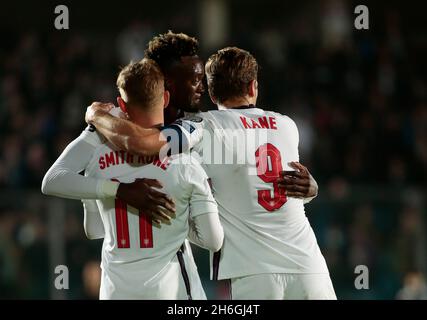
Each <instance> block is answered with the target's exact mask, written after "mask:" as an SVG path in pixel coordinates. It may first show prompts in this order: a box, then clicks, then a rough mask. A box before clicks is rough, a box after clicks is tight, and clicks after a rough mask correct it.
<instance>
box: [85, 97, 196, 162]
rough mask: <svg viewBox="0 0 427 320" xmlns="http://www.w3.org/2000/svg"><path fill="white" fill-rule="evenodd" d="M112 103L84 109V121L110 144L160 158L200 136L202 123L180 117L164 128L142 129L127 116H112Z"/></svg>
mask: <svg viewBox="0 0 427 320" xmlns="http://www.w3.org/2000/svg"><path fill="white" fill-rule="evenodd" d="M113 107H114V105H113V104H111V103H100V102H94V103H92V105H91V106H90V107H89V108H88V109H87V111H86V116H85V120H86V122H87V123H89V124H92V125H94V126H95V127H96V128H97V130H98V131H99V132H100V133H101V134H102V135H103V136H104V137H105V138H106V139H107V140H109V141H110V142H111V143H112V144H113V145H115V146H116V147H117V148H119V149H121V150H126V151H128V152H130V153H133V154H136V155H142V156H151V155H158V154H160V156H161V157H163V156H166V155H170V154H177V153H182V152H186V151H188V150H190V149H191V148H192V147H193V146H194V145H196V144H198V143H199V142H200V141H201V139H202V137H203V134H202V133H203V130H202V124H201V123H193V122H192V121H186V120H179V121H176V122H175V123H173V124H172V125H170V126H168V127H165V128H163V129H162V130H160V129H157V128H143V127H140V126H139V125H137V124H135V123H133V122H131V121H128V120H126V119H122V118H117V117H114V116H112V115H111V114H110V113H109V112H110V110H111V109H112V108H113Z"/></svg>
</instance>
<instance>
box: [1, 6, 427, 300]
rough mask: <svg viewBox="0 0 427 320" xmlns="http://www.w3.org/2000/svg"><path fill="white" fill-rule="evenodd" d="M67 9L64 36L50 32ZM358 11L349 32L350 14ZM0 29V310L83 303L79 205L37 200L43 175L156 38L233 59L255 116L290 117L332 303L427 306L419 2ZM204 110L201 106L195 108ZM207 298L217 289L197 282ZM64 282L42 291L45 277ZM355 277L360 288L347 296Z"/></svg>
mask: <svg viewBox="0 0 427 320" xmlns="http://www.w3.org/2000/svg"><path fill="white" fill-rule="evenodd" d="M59 4H66V5H67V6H68V8H69V13H70V29H69V30H56V29H55V28H54V19H55V14H54V13H53V12H54V8H55V6H56V5H59ZM358 4H365V5H367V6H368V8H369V9H370V29H369V30H360V31H359V30H356V29H355V28H354V26H353V21H354V18H355V15H354V13H353V12H354V8H355V6H356V5H358ZM0 6H1V13H0V15H1V19H0V35H1V49H0V146H1V151H0V188H1V193H0V298H3V299H10V298H17V299H96V298H97V285H98V283H97V278H98V276H99V273H98V272H99V269H98V265H99V258H100V250H101V242H100V241H89V240H87V239H85V236H84V233H83V228H82V208H81V205H80V203H79V201H72V200H62V199H55V198H52V197H46V196H43V195H42V194H41V193H40V185H41V180H42V178H43V175H44V173H45V172H46V170H47V169H48V168H49V166H50V165H51V164H52V163H53V161H54V160H55V159H56V157H57V156H58V155H59V154H60V152H61V151H62V150H63V149H64V147H65V146H66V145H67V144H68V143H69V142H70V141H71V140H72V139H74V137H76V136H77V135H78V134H79V133H80V132H81V130H82V129H83V128H84V126H85V124H84V121H83V117H84V112H85V109H86V106H88V105H89V104H90V103H91V102H92V101H94V100H101V101H115V96H116V90H115V86H114V84H115V77H116V75H117V72H118V70H119V66H120V65H124V64H126V63H127V62H129V60H131V59H134V60H135V59H138V58H141V57H142V53H143V49H144V47H145V45H146V43H147V42H148V40H149V39H150V38H151V37H152V36H153V35H155V34H158V33H163V32H165V31H167V30H168V29H172V30H173V31H175V32H186V33H188V34H190V35H193V36H196V37H198V38H199V41H200V45H201V53H202V54H201V55H202V57H203V58H204V59H206V58H207V57H208V56H209V55H210V54H211V53H213V52H214V50H216V49H218V48H221V47H224V46H226V45H236V46H239V47H242V48H244V49H247V50H250V51H251V52H252V53H253V54H254V55H255V57H256V58H257V59H258V61H259V64H260V66H261V70H260V75H259V77H260V81H259V82H260V98H259V103H258V105H259V106H260V107H265V108H266V109H272V110H275V111H279V112H282V113H285V114H288V115H289V116H291V117H292V118H294V119H295V121H296V122H297V124H298V127H299V130H300V136H301V138H300V141H301V143H300V150H301V162H302V163H303V164H305V165H306V166H308V168H309V169H310V170H311V172H312V174H313V175H314V177H315V178H316V179H317V181H318V183H319V188H320V189H319V190H320V193H319V196H318V198H317V199H316V200H315V201H313V202H312V203H311V204H309V205H308V206H307V207H306V208H307V214H308V217H309V220H310V221H311V223H312V226H313V229H314V231H315V233H316V235H317V238H318V242H319V245H320V247H321V249H322V251H323V253H324V255H325V258H326V260H327V262H328V265H329V268H330V272H331V277H332V280H333V282H334V286H335V289H336V292H337V295H338V298H341V299H396V298H424V299H427V288H426V282H425V279H424V276H425V275H426V273H427V233H426V228H427V225H426V220H427V217H426V215H427V210H426V194H427V192H426V191H427V189H426V176H427V62H426V57H427V33H426V28H427V24H426V22H425V17H424V15H425V13H426V12H427V11H426V7H427V6H426V5H425V3H424V2H422V1H406V2H397V1H383V2H381V1H365V2H364V3H359V2H355V1H345V0H342V1H339V0H336V1H335V0H330V1H329V0H328V1H271V0H268V1H265V0H264V1H248V0H246V1H238V0H236V1H222V0H202V1H159V2H156V1H154V2H148V1H139V2H137V1H120V2H101V1H90V2H83V1H81V2H79V1H72V2H71V1H63V2H59V1H58V2H57V1H43V2H41V1H40V2H39V1H37V2H28V3H27V2H23V1H13V2H2V4H1V5H0ZM205 105H206V108H207V109H208V108H212V105H211V104H210V102H209V101H208V100H206V101H205ZM194 254H195V256H196V258H197V260H198V263H199V270H200V273H201V275H202V277H203V281H204V284H205V289H206V291H207V294H208V297H209V298H219V299H221V298H225V297H226V296H227V292H226V288H225V286H224V285H223V284H215V283H212V282H210V281H209V280H208V267H209V266H208V258H207V254H206V253H205V252H204V251H202V250H198V249H195V250H194ZM60 264H64V265H66V266H68V268H69V272H70V289H69V290H62V291H61V290H56V289H55V288H54V286H53V283H54V278H55V276H56V275H55V274H54V269H55V266H57V265H60ZM357 265H366V266H367V267H368V268H369V272H370V273H369V275H370V282H369V290H357V289H355V286H354V279H355V277H356V276H357V275H356V274H355V273H354V270H355V267H356V266H357Z"/></svg>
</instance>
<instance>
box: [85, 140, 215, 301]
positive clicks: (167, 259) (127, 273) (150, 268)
mask: <svg viewBox="0 0 427 320" xmlns="http://www.w3.org/2000/svg"><path fill="white" fill-rule="evenodd" d="M190 158H191V157H190V156H188V155H185V154H182V155H179V156H173V157H171V158H168V159H167V160H166V161H163V162H161V161H160V160H158V159H157V160H156V159H154V158H153V159H149V160H148V159H147V158H144V157H140V156H137V155H133V154H130V153H127V152H125V151H117V150H115V149H114V148H113V147H112V146H111V145H110V144H108V143H105V144H102V145H99V146H98V147H97V148H96V150H95V151H94V156H93V158H92V160H91V161H90V163H89V165H88V166H87V168H86V174H87V175H88V176H91V177H95V178H103V179H115V180H118V181H120V182H125V183H128V182H133V181H134V180H135V179H137V178H151V179H157V180H159V181H160V182H161V183H162V184H163V186H164V187H163V189H162V192H165V193H167V194H168V195H170V196H171V197H172V198H173V199H174V200H175V204H176V218H175V219H173V220H172V223H171V225H166V224H162V225H161V228H158V227H155V226H153V225H152V224H151V220H150V219H149V218H147V216H146V215H145V214H144V213H143V212H138V210H136V209H135V208H133V207H131V206H128V205H127V204H126V203H124V202H123V201H121V200H118V199H114V198H106V199H102V200H97V204H98V207H99V209H100V212H101V218H102V221H103V224H104V229H105V237H104V242H103V249H102V263H101V267H102V272H103V276H102V285H101V298H108V299H121V298H125V299H129V298H131V299H137V298H139V299H165V298H166V299H173V298H174V297H176V296H177V292H175V291H177V290H178V289H177V288H178V287H179V286H180V285H179V283H178V282H182V278H183V277H184V278H185V275H184V274H183V276H182V277H181V276H180V274H181V272H182V271H183V269H182V267H183V266H182V264H181V263H180V261H179V260H180V258H179V257H178V255H177V252H178V251H179V250H180V248H181V246H182V245H183V244H184V241H185V239H186V237H187V235H188V232H189V216H190V214H191V216H192V217H193V218H194V217H196V216H197V215H201V214H205V213H212V212H217V207H216V203H215V200H214V198H213V196H212V193H211V191H210V188H209V185H208V182H207V176H206V173H205V172H204V170H203V169H202V167H201V166H200V165H199V164H198V163H196V162H194V161H193V162H191V159H190ZM190 162H191V163H190ZM147 163H148V164H147ZM182 163H185V164H182ZM144 164H145V165H144ZM190 206H191V213H190ZM187 247H188V246H187ZM187 250H189V248H187ZM190 256H191V254H190ZM181 260H182V259H181ZM181 262H182V261H181ZM177 273H178V276H176V274H177ZM162 279H166V281H162ZM184 280H185V279H184ZM165 292H166V293H167V294H166V295H164V293H165ZM184 298H185V297H184Z"/></svg>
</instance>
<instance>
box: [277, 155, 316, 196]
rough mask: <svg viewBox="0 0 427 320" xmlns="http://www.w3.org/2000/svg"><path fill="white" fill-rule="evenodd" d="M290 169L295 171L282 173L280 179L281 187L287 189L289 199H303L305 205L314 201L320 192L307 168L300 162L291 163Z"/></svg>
mask: <svg viewBox="0 0 427 320" xmlns="http://www.w3.org/2000/svg"><path fill="white" fill-rule="evenodd" d="M289 166H290V167H292V168H293V169H295V171H282V172H280V178H279V179H278V182H279V186H280V187H283V188H285V189H286V195H287V196H288V197H294V198H303V199H304V203H308V202H310V201H311V200H313V199H314V198H315V197H316V196H317V193H318V191H319V187H318V185H317V182H316V180H315V179H314V178H313V176H312V175H311V174H310V172H309V171H308V169H307V167H305V166H303V165H302V164H300V163H299V162H291V163H290V164H289Z"/></svg>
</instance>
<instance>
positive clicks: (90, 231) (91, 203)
mask: <svg viewBox="0 0 427 320" xmlns="http://www.w3.org/2000/svg"><path fill="white" fill-rule="evenodd" d="M82 203H83V209H84V219H83V226H84V230H85V234H86V237H87V238H88V239H90V240H94V239H101V238H104V236H105V230H104V223H103V222H102V219H101V213H100V211H99V208H98V205H97V204H96V201H95V200H90V199H86V200H82Z"/></svg>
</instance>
